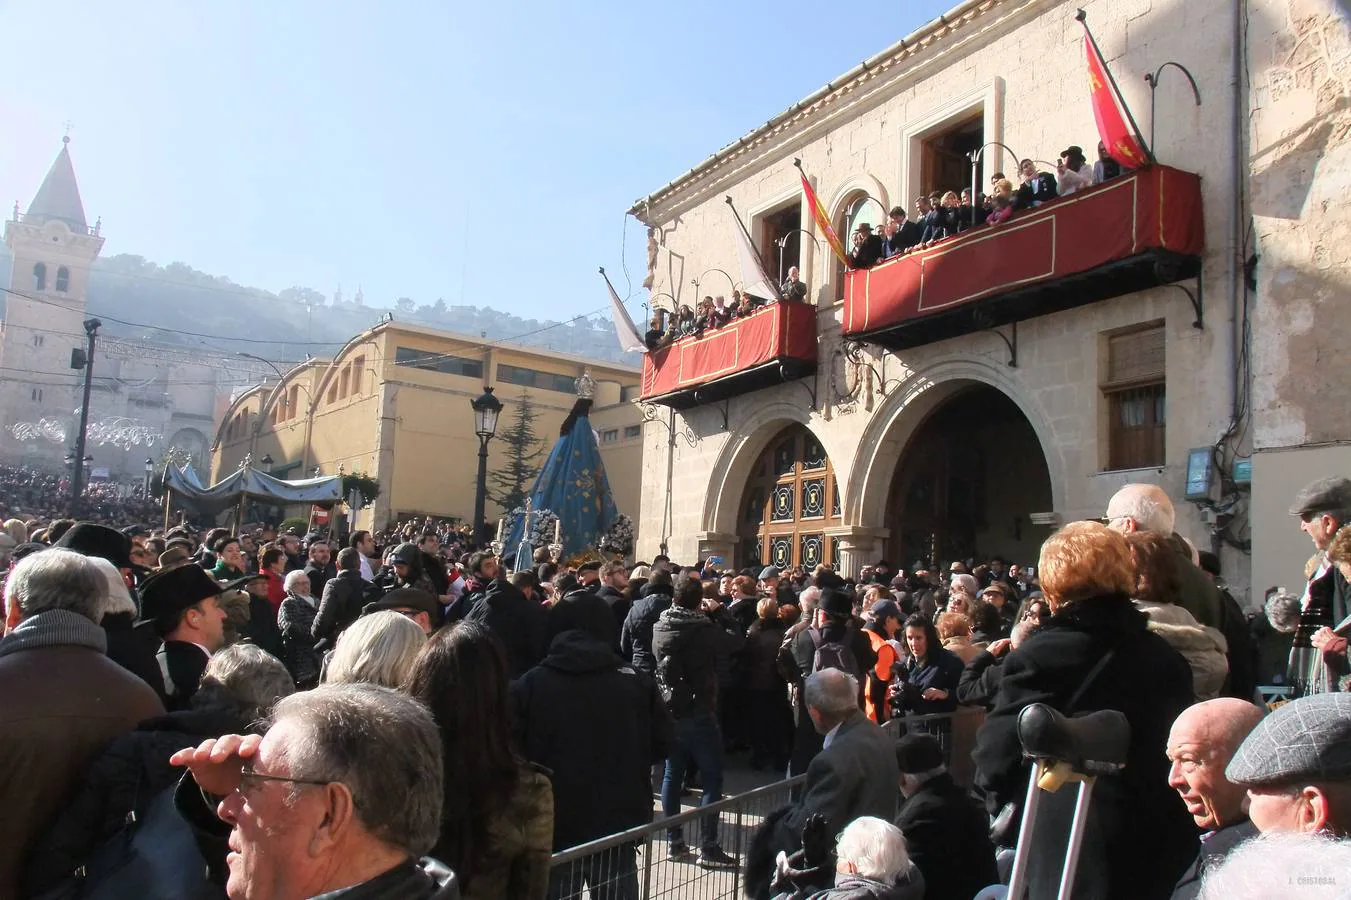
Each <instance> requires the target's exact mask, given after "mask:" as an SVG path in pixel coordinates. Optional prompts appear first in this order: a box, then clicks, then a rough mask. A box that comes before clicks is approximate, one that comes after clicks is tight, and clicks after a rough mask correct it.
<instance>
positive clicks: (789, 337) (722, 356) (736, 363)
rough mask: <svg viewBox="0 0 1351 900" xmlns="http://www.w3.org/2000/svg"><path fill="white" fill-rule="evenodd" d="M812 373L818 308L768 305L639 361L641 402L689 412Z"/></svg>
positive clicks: (682, 339)
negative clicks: (641, 383)
mask: <svg viewBox="0 0 1351 900" xmlns="http://www.w3.org/2000/svg"><path fill="white" fill-rule="evenodd" d="M815 371H816V307H814V306H812V305H810V304H807V303H801V302H789V301H779V302H776V303H771V304H769V305H768V306H765V307H763V308H761V309H759V310H756V311H755V312H754V313H752V314H751V315H749V316H747V317H746V318H744V319H733V320H732V321H730V322H728V323H727V324H726V325H723V326H722V327H720V328H714V329H709V330H707V331H705V332H704V333H703V335H701V336H690V337H684V338H681V339H680V340H678V341H676V342H675V343H673V344H671V345H670V346H669V347H662V348H660V349H658V350H654V351H653V352H651V353H648V354H647V355H646V356H645V357H644V359H643V389H642V395H641V399H643V400H646V401H650V402H652V403H660V404H663V405H665V406H672V407H675V408H676V409H687V408H689V407H691V406H698V405H700V404H702V403H711V402H715V401H718V400H723V399H726V398H728V397H733V396H737V395H739V394H745V393H749V392H750V391H755V390H759V389H761V388H763V387H768V386H769V385H771V384H778V383H780V382H784V381H790V380H792V379H794V378H802V377H804V376H806V375H810V374H812V373H813V372H815Z"/></svg>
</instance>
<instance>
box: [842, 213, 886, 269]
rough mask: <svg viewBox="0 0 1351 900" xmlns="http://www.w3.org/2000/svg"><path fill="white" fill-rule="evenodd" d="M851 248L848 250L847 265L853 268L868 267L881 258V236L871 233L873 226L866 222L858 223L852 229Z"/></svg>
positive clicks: (875, 263)
mask: <svg viewBox="0 0 1351 900" xmlns="http://www.w3.org/2000/svg"><path fill="white" fill-rule="evenodd" d="M853 244H854V245H853V249H851V250H850V251H849V265H850V267H851V268H855V269H870V268H872V267H873V266H875V265H877V261H878V260H879V259H881V258H882V254H883V248H882V238H880V237H879V236H877V235H875V234H873V227H872V226H871V225H869V224H868V223H867V222H861V223H859V226H858V228H856V229H854V237H853Z"/></svg>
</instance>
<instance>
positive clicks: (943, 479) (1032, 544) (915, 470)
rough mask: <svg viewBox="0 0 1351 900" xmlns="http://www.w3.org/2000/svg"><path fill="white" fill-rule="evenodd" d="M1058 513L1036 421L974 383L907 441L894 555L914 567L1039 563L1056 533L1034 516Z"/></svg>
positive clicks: (891, 514)
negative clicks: (1049, 538) (1045, 542)
mask: <svg viewBox="0 0 1351 900" xmlns="http://www.w3.org/2000/svg"><path fill="white" fill-rule="evenodd" d="M1052 508H1053V506H1052V492H1051V476H1050V472H1049V470H1048V468H1047V465H1046V458H1045V456H1044V455H1043V453H1042V448H1041V442H1040V441H1039V440H1038V438H1037V434H1036V432H1035V431H1034V430H1033V428H1032V425H1031V424H1030V423H1029V422H1028V421H1027V418H1026V417H1025V416H1024V415H1023V413H1022V411H1021V410H1020V409H1018V407H1017V405H1016V404H1014V402H1013V401H1012V400H1010V399H1009V398H1008V397H1007V396H1005V395H1004V393H1002V392H1001V391H999V390H998V389H996V388H993V387H989V386H987V385H974V384H973V385H972V386H971V387H965V388H962V389H961V390H959V391H958V392H956V393H955V394H953V395H952V396H951V397H950V398H948V399H947V400H946V401H944V402H943V403H941V404H940V405H939V406H937V407H936V408H935V409H934V410H933V411H932V412H930V413H929V415H928V417H927V418H925V420H924V421H923V422H922V423H921V424H920V425H919V427H918V428H916V429H915V431H914V433H913V435H912V436H911V438H910V440H909V441H908V442H907V443H906V446H905V450H904V451H903V452H902V454H901V459H900V462H899V464H898V465H897V467H896V474H895V475H894V476H893V479H892V483H891V490H890V493H889V496H888V498H887V505H886V514H885V525H886V527H887V528H888V529H890V531H891V539H890V546H889V547H888V558H890V559H893V560H895V561H896V565H898V566H905V567H909V566H912V565H913V564H914V563H915V562H916V561H918V560H923V561H925V562H926V563H932V564H936V565H939V566H941V567H944V568H946V566H947V564H948V563H949V562H951V561H953V560H958V559H961V560H965V559H970V558H979V559H988V558H990V557H992V556H1002V557H1004V558H1005V559H1007V560H1009V561H1015V562H1018V563H1021V564H1024V565H1035V564H1036V560H1037V553H1038V550H1039V548H1040V546H1041V542H1042V540H1044V539H1045V538H1046V536H1047V530H1046V528H1045V527H1042V526H1037V525H1034V524H1033V523H1032V521H1031V518H1030V517H1031V515H1032V514H1033V513H1044V512H1049V511H1050V510H1051V509H1052Z"/></svg>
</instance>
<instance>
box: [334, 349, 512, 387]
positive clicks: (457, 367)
mask: <svg viewBox="0 0 1351 900" xmlns="http://www.w3.org/2000/svg"><path fill="white" fill-rule="evenodd" d="M358 359H359V361H360V362H361V363H362V364H363V365H364V364H365V359H364V358H362V357H359V358H358ZM394 364H395V365H396V366H410V367H412V368H414V369H426V370H427V371H429V372H440V373H441V374H443V375H462V376H464V377H466V378H476V379H477V378H482V377H483V361H482V360H479V359H468V358H465V357H462V356H453V355H451V354H448V353H432V352H431V351H429V350H416V349H414V348H412V347H396V348H395V349H394ZM498 368H499V369H500V368H501V367H500V366H499V367H498ZM357 383H358V384H360V381H358V382H357Z"/></svg>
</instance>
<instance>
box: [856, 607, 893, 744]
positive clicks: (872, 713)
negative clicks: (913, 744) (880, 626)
mask: <svg viewBox="0 0 1351 900" xmlns="http://www.w3.org/2000/svg"><path fill="white" fill-rule="evenodd" d="M863 633H864V634H866V635H867V636H868V642H869V643H870V644H872V648H873V653H875V654H877V663H876V664H875V665H874V666H873V668H872V671H870V672H869V673H868V685H867V689H865V690H864V692H863V710H864V712H866V713H867V714H868V718H870V719H872V720H873V721H874V722H876V723H877V724H878V725H882V724H885V723H886V722H887V721H889V720H890V719H891V700H890V698H889V697H888V696H887V695H888V693H889V692H888V691H883V692H882V701H881V703H880V704H878V703H874V702H873V690H874V689H875V688H874V685H876V684H877V683H878V682H882V683H883V684H887V685H889V684H891V676H892V672H893V671H894V670H895V668H896V648H895V647H893V646H891V644H889V643H888V642H887V639H886V638H884V637H882V635H880V634H878V633H877V632H875V631H873V630H872V629H871V628H865V629H863Z"/></svg>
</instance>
